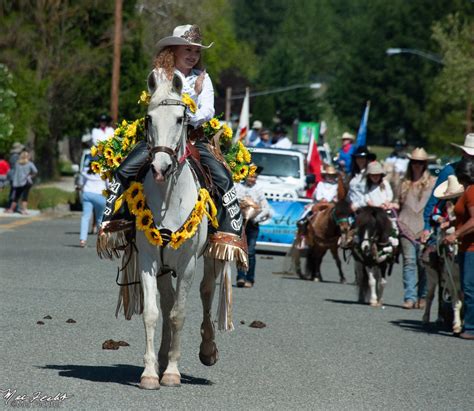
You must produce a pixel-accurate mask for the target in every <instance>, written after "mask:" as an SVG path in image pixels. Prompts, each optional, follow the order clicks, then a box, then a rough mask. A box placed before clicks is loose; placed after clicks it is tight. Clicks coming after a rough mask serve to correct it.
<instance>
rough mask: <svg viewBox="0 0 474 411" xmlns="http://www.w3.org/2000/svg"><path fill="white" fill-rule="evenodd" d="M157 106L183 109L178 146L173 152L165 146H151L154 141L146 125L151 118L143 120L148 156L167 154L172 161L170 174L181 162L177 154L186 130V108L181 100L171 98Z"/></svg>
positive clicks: (147, 117)
mask: <svg viewBox="0 0 474 411" xmlns="http://www.w3.org/2000/svg"><path fill="white" fill-rule="evenodd" d="M159 106H182V107H183V108H184V113H183V114H184V115H183V122H182V123H181V130H180V132H179V141H178V144H177V145H176V147H175V149H174V150H173V149H172V148H171V147H167V146H153V144H154V141H153V140H152V137H151V135H150V130H149V125H148V124H149V122H151V117H150V116H148V115H147V116H146V117H145V120H146V121H145V133H146V138H147V143H148V147H149V150H150V154H151V155H152V156H153V155H154V154H156V153H166V154H168V155H169V156H170V157H171V160H172V161H173V169H172V172H175V171H176V170H177V169H178V167H179V165H180V163H182V162H183V161H181V160H180V159H178V154H179V152H180V150H181V146H182V144H183V140H184V135H183V134H184V133H185V132H186V128H187V124H188V117H187V116H186V108H187V106H186V104H184V103H183V102H182V101H181V100H177V99H172V98H168V99H164V100H163V101H161V102H160V103H159V104H158V107H159Z"/></svg>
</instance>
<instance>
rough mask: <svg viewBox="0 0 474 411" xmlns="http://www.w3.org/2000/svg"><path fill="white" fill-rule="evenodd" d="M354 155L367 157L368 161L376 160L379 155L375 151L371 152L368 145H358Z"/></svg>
mask: <svg viewBox="0 0 474 411" xmlns="http://www.w3.org/2000/svg"><path fill="white" fill-rule="evenodd" d="M352 156H353V157H354V158H355V157H367V160H368V161H374V160H375V159H376V158H377V156H376V155H375V154H374V153H371V152H370V151H369V149H368V148H367V146H360V147H357V149H356V151H354V153H353V154H352Z"/></svg>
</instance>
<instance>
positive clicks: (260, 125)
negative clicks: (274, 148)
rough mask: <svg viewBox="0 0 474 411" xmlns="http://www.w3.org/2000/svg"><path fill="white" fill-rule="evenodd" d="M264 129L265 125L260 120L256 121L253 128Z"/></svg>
mask: <svg viewBox="0 0 474 411" xmlns="http://www.w3.org/2000/svg"><path fill="white" fill-rule="evenodd" d="M262 127H263V124H262V122H261V121H260V120H255V121H254V122H253V124H252V128H254V129H256V130H260V129H261V128H262Z"/></svg>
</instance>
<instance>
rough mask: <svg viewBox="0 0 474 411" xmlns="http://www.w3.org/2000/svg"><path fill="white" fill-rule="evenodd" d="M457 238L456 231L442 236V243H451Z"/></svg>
mask: <svg viewBox="0 0 474 411" xmlns="http://www.w3.org/2000/svg"><path fill="white" fill-rule="evenodd" d="M456 240H457V237H456V233H452V234H449V235H447V236H446V237H444V243H446V244H452V243H454V242H455V241H456Z"/></svg>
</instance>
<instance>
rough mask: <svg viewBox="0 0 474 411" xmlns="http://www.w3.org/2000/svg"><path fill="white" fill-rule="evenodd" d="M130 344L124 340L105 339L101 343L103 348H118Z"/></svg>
mask: <svg viewBox="0 0 474 411" xmlns="http://www.w3.org/2000/svg"><path fill="white" fill-rule="evenodd" d="M129 346H130V344H129V343H128V342H126V341H114V340H106V341H104V342H103V343H102V349H103V350H118V349H119V348H120V347H129Z"/></svg>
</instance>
